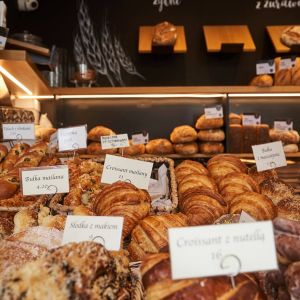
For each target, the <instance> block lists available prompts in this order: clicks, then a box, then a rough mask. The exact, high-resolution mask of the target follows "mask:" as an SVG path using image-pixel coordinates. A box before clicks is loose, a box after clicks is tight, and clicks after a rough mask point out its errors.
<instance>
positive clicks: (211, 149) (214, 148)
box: [199, 142, 224, 155]
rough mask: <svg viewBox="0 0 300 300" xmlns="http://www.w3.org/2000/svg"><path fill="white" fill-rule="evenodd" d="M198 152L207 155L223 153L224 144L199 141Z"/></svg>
mask: <svg viewBox="0 0 300 300" xmlns="http://www.w3.org/2000/svg"><path fill="white" fill-rule="evenodd" d="M199 152H200V153H202V154H207V155H211V154H220V153H224V145H223V144H222V143H217V142H207V143H200V144H199Z"/></svg>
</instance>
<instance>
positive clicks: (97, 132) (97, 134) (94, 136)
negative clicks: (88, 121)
mask: <svg viewBox="0 0 300 300" xmlns="http://www.w3.org/2000/svg"><path fill="white" fill-rule="evenodd" d="M105 135H116V133H115V132H114V131H113V130H111V129H109V128H107V127H104V126H96V127H94V128H92V129H91V130H90V131H89V133H88V140H90V141H95V142H100V138H101V136H105Z"/></svg>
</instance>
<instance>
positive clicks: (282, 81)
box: [274, 57, 292, 85]
mask: <svg viewBox="0 0 300 300" xmlns="http://www.w3.org/2000/svg"><path fill="white" fill-rule="evenodd" d="M280 61H281V58H280V57H276V58H275V70H276V71H275V80H274V85H291V84H292V70H291V69H283V70H282V69H281V70H280Z"/></svg>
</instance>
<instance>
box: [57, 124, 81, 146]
mask: <svg viewBox="0 0 300 300" xmlns="http://www.w3.org/2000/svg"><path fill="white" fill-rule="evenodd" d="M86 128H87V126H86V125H82V126H76V127H68V128H60V129H58V133H57V139H58V150H59V151H68V150H77V149H85V148H86V147H87V129H86Z"/></svg>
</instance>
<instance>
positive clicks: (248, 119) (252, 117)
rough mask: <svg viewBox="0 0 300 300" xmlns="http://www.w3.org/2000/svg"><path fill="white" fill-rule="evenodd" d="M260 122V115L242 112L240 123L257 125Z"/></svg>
mask: <svg viewBox="0 0 300 300" xmlns="http://www.w3.org/2000/svg"><path fill="white" fill-rule="evenodd" d="M260 123H261V116H260V115H256V114H243V116H242V124H243V125H246V126H247V125H248V126H254V125H259V124H260Z"/></svg>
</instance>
